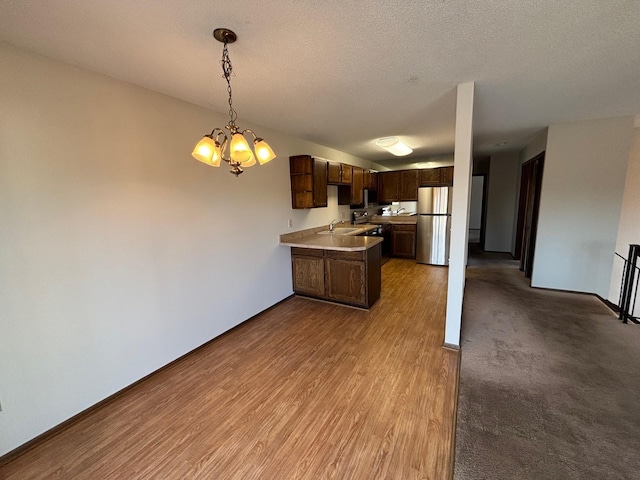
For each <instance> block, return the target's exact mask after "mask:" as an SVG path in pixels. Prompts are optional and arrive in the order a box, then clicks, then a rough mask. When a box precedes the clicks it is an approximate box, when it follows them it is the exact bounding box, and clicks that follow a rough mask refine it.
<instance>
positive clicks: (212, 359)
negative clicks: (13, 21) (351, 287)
mask: <svg viewBox="0 0 640 480" xmlns="http://www.w3.org/2000/svg"><path fill="white" fill-rule="evenodd" d="M382 269H383V275H382V277H383V284H382V296H381V298H380V300H379V301H378V302H377V303H376V304H375V305H374V306H373V308H372V309H371V310H370V311H369V312H365V311H359V310H355V309H352V308H348V307H342V306H336V305H331V304H327V303H322V302H317V301H313V300H307V299H304V298H299V297H297V298H292V299H289V300H287V301H285V302H283V303H281V304H280V305H278V306H276V307H275V308H273V309H271V310H270V311H268V312H266V313H264V314H262V315H260V316H259V317H256V318H255V319H253V320H251V321H249V322H246V323H245V324H243V325H242V326H240V327H239V328H236V329H235V330H233V331H231V332H229V333H227V334H226V335H223V336H222V337H220V338H218V339H217V340H215V341H214V342H212V343H211V344H209V345H208V346H206V347H205V348H203V349H201V350H199V351H197V352H196V353H194V354H192V355H190V356H188V357H186V358H185V359H183V360H181V361H180V362H177V363H175V364H174V365H172V366H170V367H169V368H167V369H165V370H163V371H162V372H160V373H159V374H156V375H155V376H152V377H150V378H149V379H147V380H145V381H144V382H141V383H140V384H138V385H137V386H135V387H134V388H132V389H131V390H129V391H128V392H126V393H125V394H123V395H122V396H121V397H119V398H118V399H116V400H115V401H114V402H112V403H110V404H108V405H107V406H106V407H105V408H102V409H99V410H97V411H95V412H93V413H91V414H90V415H89V416H88V417H85V418H84V419H82V420H81V421H79V422H77V423H75V424H73V425H72V426H71V427H69V428H68V429H66V430H64V431H63V432H61V433H60V434H58V435H56V436H55V437H53V438H51V439H49V440H48V441H46V442H45V443H43V444H41V445H38V446H36V447H35V448H33V449H32V450H29V451H27V452H26V453H25V454H24V455H22V456H21V457H18V458H17V459H15V460H13V461H12V462H10V463H8V464H6V465H4V466H3V467H0V478H4V479H7V480H8V479H26V478H29V479H40V478H64V479H68V478H69V479H70V478H73V479H84V478H87V479H92V480H98V479H111V478H118V479H151V478H153V479H190V478H202V479H225V480H226V479H268V480H276V479H277V480H281V479H283V480H284V479H296V478H299V479H321V478H335V479H340V480H344V479H358V480H369V479H414V478H415V479H418V478H420V479H434V480H440V479H447V478H450V477H451V473H452V472H451V469H452V463H453V462H452V460H453V459H452V451H453V450H452V443H453V435H454V432H455V429H454V416H455V397H456V385H457V377H458V364H459V355H458V353H457V352H455V351H451V350H447V349H443V348H441V345H442V341H443V332H444V317H445V302H446V275H447V270H446V269H444V268H439V267H429V266H426V265H417V264H416V263H415V262H413V261H409V260H399V259H393V260H391V261H390V262H388V263H387V264H385V265H384V266H383V267H382Z"/></svg>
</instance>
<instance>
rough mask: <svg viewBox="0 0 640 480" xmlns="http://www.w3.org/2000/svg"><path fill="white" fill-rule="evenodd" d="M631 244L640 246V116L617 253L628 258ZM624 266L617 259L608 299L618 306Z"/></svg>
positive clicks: (639, 306) (638, 310) (639, 308)
mask: <svg viewBox="0 0 640 480" xmlns="http://www.w3.org/2000/svg"><path fill="white" fill-rule="evenodd" d="M630 244H640V116H638V117H637V119H636V128H635V129H634V136H633V145H632V147H631V152H630V154H629V163H628V167H627V176H626V180H625V186H624V197H623V200H622V212H621V214H620V225H619V226H618V237H617V240H616V252H618V253H619V254H621V255H622V256H624V257H625V258H626V257H627V255H628V253H629V245H630ZM623 266H624V262H623V260H622V259H620V258H618V257H615V258H614V261H613V271H612V274H611V285H610V288H609V296H608V299H609V300H610V301H611V302H613V303H615V304H616V305H617V304H618V299H619V296H620V281H621V279H622V270H623ZM634 315H635V316H638V315H640V300H638V301H637V303H636V309H635V311H634Z"/></svg>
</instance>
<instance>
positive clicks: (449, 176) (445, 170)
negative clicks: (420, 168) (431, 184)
mask: <svg viewBox="0 0 640 480" xmlns="http://www.w3.org/2000/svg"><path fill="white" fill-rule="evenodd" d="M439 170H440V181H441V182H442V185H447V186H449V187H452V186H453V167H442V168H440V169H439Z"/></svg>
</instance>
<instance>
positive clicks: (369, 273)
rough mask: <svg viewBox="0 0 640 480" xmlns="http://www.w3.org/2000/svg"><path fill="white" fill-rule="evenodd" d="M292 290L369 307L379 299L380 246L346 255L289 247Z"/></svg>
mask: <svg viewBox="0 0 640 480" xmlns="http://www.w3.org/2000/svg"><path fill="white" fill-rule="evenodd" d="M291 269H292V273H293V291H294V292H295V293H296V294H298V295H306V296H311V297H316V298H321V299H324V300H330V301H333V302H337V303H344V304H347V305H354V306H358V307H365V308H369V307H371V305H373V303H374V302H375V301H376V300H377V299H378V297H380V284H381V274H380V244H378V245H374V246H373V247H371V248H369V249H367V250H359V251H355V252H345V251H338V250H317V249H309V248H297V247H292V248H291Z"/></svg>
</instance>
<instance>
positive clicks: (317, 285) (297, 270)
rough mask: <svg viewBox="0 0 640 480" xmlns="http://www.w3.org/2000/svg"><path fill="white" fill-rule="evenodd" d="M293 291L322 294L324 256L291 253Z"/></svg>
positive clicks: (320, 295)
mask: <svg viewBox="0 0 640 480" xmlns="http://www.w3.org/2000/svg"><path fill="white" fill-rule="evenodd" d="M291 272H292V275H293V291H294V292H296V293H301V294H306V295H313V296H316V297H322V296H324V293H325V292H324V258H323V257H321V256H320V257H307V256H302V255H293V254H292V255H291Z"/></svg>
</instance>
